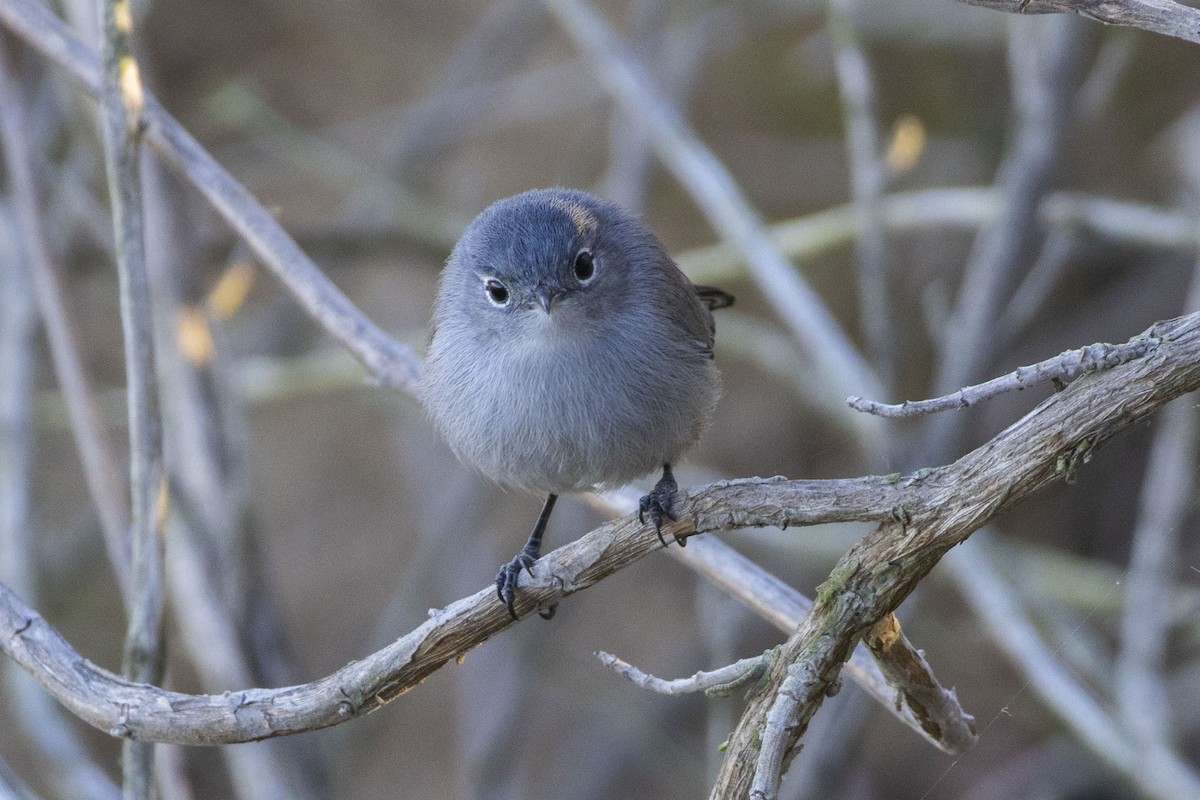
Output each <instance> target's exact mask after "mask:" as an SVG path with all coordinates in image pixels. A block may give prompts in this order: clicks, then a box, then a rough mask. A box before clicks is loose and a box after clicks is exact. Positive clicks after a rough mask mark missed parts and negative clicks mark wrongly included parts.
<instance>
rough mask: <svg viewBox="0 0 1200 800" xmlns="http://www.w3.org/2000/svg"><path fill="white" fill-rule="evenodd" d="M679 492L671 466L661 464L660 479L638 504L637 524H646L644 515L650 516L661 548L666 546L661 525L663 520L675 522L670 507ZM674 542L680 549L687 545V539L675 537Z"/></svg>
mask: <svg viewBox="0 0 1200 800" xmlns="http://www.w3.org/2000/svg"><path fill="white" fill-rule="evenodd" d="M678 491H679V486H678V485H677V484H676V483H675V476H674V475H673V474H671V465H670V464H663V474H662V478H660V479H659V481H658V483H656V484H655V485H654V488H653V489H652V490H651V491H650V494H648V495H646V496H645V497H643V498H642V499H641V501H640V502H639V503H638V522H640V523H642V524H643V525H644V524H646V514H647V513H649V515H650V522H652V523H653V524H654V533H655V534H657V535H658V540H659V541H660V542H662V546H663V547H666V546H667V540H666V539H665V538H664V537H663V534H662V524H663V520H664V519H669V520H670V521H671V522H674V521H675V515H674V514H672V513H671V506H672V505H673V504H674V502H675V495H676V493H677V492H678ZM675 541H677V542H679V546H680V547H685V546H686V545H687V538H686V537H683V536H676V537H675Z"/></svg>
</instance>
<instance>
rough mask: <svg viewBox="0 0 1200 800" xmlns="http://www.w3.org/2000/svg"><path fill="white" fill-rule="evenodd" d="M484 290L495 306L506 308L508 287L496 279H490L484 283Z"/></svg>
mask: <svg viewBox="0 0 1200 800" xmlns="http://www.w3.org/2000/svg"><path fill="white" fill-rule="evenodd" d="M483 288H484V289H485V290H486V291H487V296H488V299H489V300H491V301H492V304H493V305H497V306H506V305H508V287H507V286H505V285H504V284H503V283H501V282H500V281H498V280H496V279H495V278H488V279H487V280H486V281H484V282H483Z"/></svg>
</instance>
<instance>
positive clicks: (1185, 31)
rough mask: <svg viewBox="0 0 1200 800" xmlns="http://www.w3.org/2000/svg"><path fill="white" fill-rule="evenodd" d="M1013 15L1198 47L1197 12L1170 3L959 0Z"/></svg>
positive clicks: (1158, 0) (1199, 23)
mask: <svg viewBox="0 0 1200 800" xmlns="http://www.w3.org/2000/svg"><path fill="white" fill-rule="evenodd" d="M959 2H962V3H967V4H969V5H973V6H984V7H986V8H994V9H996V10H997V11H1008V12H1009V13H1013V14H1062V13H1068V12H1073V13H1075V14H1079V15H1080V16H1084V17H1090V18H1091V19H1094V20H1097V21H1098V22H1103V23H1105V24H1106V25H1128V26H1129V27H1132V28H1141V29H1142V30H1147V31H1151V32H1153V33H1161V34H1163V35H1164V36H1174V37H1176V38H1178V39H1186V40H1187V41H1189V42H1196V43H1197V44H1200V10H1197V9H1195V8H1192V7H1190V6H1185V5H1183V4H1182V3H1176V2H1174V0H959Z"/></svg>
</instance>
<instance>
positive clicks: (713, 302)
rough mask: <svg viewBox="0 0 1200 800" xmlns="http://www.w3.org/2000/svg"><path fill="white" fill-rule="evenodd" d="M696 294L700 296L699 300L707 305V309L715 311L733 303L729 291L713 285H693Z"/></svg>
mask: <svg viewBox="0 0 1200 800" xmlns="http://www.w3.org/2000/svg"><path fill="white" fill-rule="evenodd" d="M695 289H696V296H697V297H699V298H700V302H701V303H704V305H706V306H708V310H709V311H715V310H716V309H718V308H729V307H730V306H731V305H733V295H731V294H730V293H729V292H726V291H722V290H721V289H717V288H716V287H713V286H699V285H697V286H696V287H695Z"/></svg>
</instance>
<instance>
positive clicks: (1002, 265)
mask: <svg viewBox="0 0 1200 800" xmlns="http://www.w3.org/2000/svg"><path fill="white" fill-rule="evenodd" d="M1052 22H1053V23H1054V24H1050V25H1044V26H1043V27H1045V28H1046V29H1047V30H1044V31H1041V33H1043V34H1044V35H1043V36H1031V35H1030V34H1031V33H1033V32H1032V31H1029V30H1028V27H1029V24H1031V23H1030V21H1029V20H1014V21H1013V22H1012V23H1010V25H1009V65H1010V71H1011V72H1012V85H1013V102H1014V105H1015V106H1016V111H1017V123H1016V131H1015V133H1014V139H1013V144H1012V146H1011V147H1010V148H1009V150H1008V152H1006V153H1005V156H1004V160H1003V161H1002V163H1001V164H1000V166H999V168H998V170H997V173H996V184H997V186H998V187H999V188H1000V191H1001V193H1002V197H1003V200H1002V202H1003V211H1002V212H1001V214H1000V216H999V217H997V218H996V219H995V220H994V221H993V222H992V223H991V224H990V225H988V226H987V227H986V228H984V229H983V230H981V231H980V232H979V235H978V236H977V237H976V239H975V244H974V247H973V248H972V251H971V256H970V258H969V260H968V262H967V265H966V267H965V274H964V276H963V282H962V287H961V288H960V289H959V294H958V299H957V301H956V303H955V307H954V311H953V313H952V314H951V317H950V319H949V320H948V321H947V323H946V326H945V328H944V330H943V331H942V336H941V340H940V343H939V364H938V371H937V376H936V378H935V379H934V382H933V390H934V391H935V392H937V393H939V394H945V393H949V392H952V391H953V390H954V389H955V388H956V387H959V386H964V385H966V384H967V383H969V382H970V381H972V380H975V379H977V378H978V376H979V373H980V371H981V370H982V369H983V367H984V366H985V365H986V363H987V360H988V358H989V357H990V356H991V354H992V353H993V350H992V348H991V347H990V346H989V345H990V342H991V338H992V337H991V333H990V330H991V328H992V326H993V324H994V322H995V319H996V315H997V314H998V313H999V312H1000V309H1001V306H1002V303H1003V296H1004V293H1005V292H1006V291H1007V290H1008V288H1009V287H1010V286H1011V285H1012V284H1013V283H1014V275H1015V274H1016V272H1017V269H1018V267H1019V266H1020V265H1021V254H1022V252H1023V249H1024V248H1025V246H1026V244H1027V242H1028V241H1029V239H1030V237H1031V236H1032V234H1033V233H1034V232H1035V225H1036V222H1037V216H1036V214H1037V206H1038V203H1040V202H1041V200H1042V197H1043V195H1044V194H1045V192H1046V190H1047V188H1048V187H1049V185H1050V178H1051V176H1052V174H1053V169H1054V167H1055V165H1056V163H1057V159H1056V156H1057V154H1058V152H1059V149H1060V148H1061V146H1062V143H1063V141H1064V138H1065V133H1066V124H1067V122H1068V120H1067V118H1066V112H1067V110H1068V109H1069V108H1070V102H1069V99H1070V97H1071V93H1072V91H1073V89H1074V87H1075V85H1076V83H1077V82H1078V73H1079V72H1080V64H1081V61H1082V57H1083V54H1082V51H1083V46H1082V42H1081V41H1080V37H1079V36H1078V35H1077V25H1076V24H1075V22H1074V20H1070V19H1059V20H1052ZM1020 23H1025V24H1023V25H1022V24H1020ZM965 425H966V420H965V418H963V417H962V416H961V415H960V416H954V417H947V418H944V419H939V420H937V421H936V422H931V424H930V425H929V427H928V429H927V430H926V431H925V433H924V435H923V437H922V438H923V440H924V444H923V452H922V453H921V454H920V455H919V456H918V458H917V460H918V461H919V462H921V463H937V461H939V460H942V459H944V458H946V457H947V455H948V454H949V452H951V449H952V448H953V446H954V444H955V443H956V440H957V438H958V436H959V433H960V431H962V430H963V427H964V426H965Z"/></svg>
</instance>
